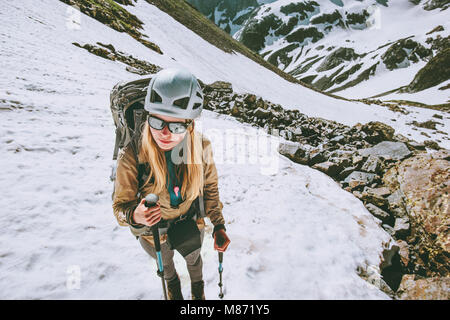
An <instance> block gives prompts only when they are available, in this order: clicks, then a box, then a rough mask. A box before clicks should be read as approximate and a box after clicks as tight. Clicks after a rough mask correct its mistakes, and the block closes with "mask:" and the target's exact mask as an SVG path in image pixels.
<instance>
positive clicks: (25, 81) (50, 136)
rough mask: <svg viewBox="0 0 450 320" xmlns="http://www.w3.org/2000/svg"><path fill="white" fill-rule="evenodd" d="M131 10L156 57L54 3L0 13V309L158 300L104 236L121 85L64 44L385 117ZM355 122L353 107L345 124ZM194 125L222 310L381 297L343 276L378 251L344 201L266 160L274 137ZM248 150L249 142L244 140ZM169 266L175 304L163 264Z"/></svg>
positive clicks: (371, 231) (222, 119)
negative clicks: (207, 151)
mask: <svg viewBox="0 0 450 320" xmlns="http://www.w3.org/2000/svg"><path fill="white" fill-rule="evenodd" d="M133 10H134V13H139V14H138V16H139V18H142V20H143V21H144V22H145V23H146V33H147V34H148V35H149V36H150V40H151V41H155V42H156V43H157V44H158V45H160V46H161V49H162V51H163V52H164V53H165V55H163V56H161V55H157V54H154V53H153V52H152V51H151V50H149V49H147V48H145V47H144V46H143V45H141V44H140V43H138V42H136V41H135V40H133V39H132V38H131V37H129V36H128V35H126V34H120V33H117V32H115V31H114V30H112V29H110V28H107V27H106V26H104V25H102V24H100V23H99V22H97V21H95V20H93V19H91V18H89V17H87V16H84V15H81V16H80V17H79V19H78V17H76V14H75V17H74V12H73V11H72V10H70V9H69V8H68V6H66V5H65V4H63V3H61V2H59V1H55V0H42V1H39V3H38V2H36V1H32V0H25V1H21V2H20V3H19V2H1V3H0V27H1V28H0V30H1V31H0V44H1V45H0V63H1V65H2V69H3V73H2V77H1V78H0V121H1V124H2V126H1V127H0V139H1V143H0V152H1V153H2V157H1V158H0V165H1V167H2V168H3V170H2V173H1V174H0V194H1V198H0V208H1V209H0V210H1V215H0V225H1V228H2V233H1V234H0V244H1V245H0V298H2V299H17V298H22V299H107V298H109V299H161V298H162V292H161V288H160V285H161V283H160V281H159V279H157V278H156V274H155V271H156V270H155V262H154V261H153V260H151V259H150V258H149V257H148V256H147V255H146V253H145V252H144V251H143V249H141V248H140V246H139V244H138V242H137V241H136V239H135V238H134V237H133V236H132V235H131V234H130V232H129V231H128V230H127V228H121V227H119V226H118V225H117V223H116V221H115V218H114V217H113V214H112V208H111V198H110V192H111V191H112V184H111V182H110V180H109V174H110V169H111V157H112V151H113V144H114V127H113V122H112V119H111V115H110V111H109V92H110V89H111V88H112V86H113V85H114V84H115V83H116V82H118V81H120V80H129V79H134V78H136V76H135V75H133V74H130V73H128V72H126V71H125V67H124V65H122V64H120V63H118V62H113V61H110V60H105V59H102V58H100V57H97V56H94V55H92V54H90V53H88V52H87V51H85V50H82V49H80V48H78V47H76V46H74V45H72V42H79V43H81V44H84V43H90V44H94V43H95V42H97V41H100V42H102V43H111V44H113V45H114V46H115V47H116V48H117V49H118V50H122V51H126V52H127V53H130V54H132V55H133V56H135V57H137V58H140V59H146V60H148V61H150V62H152V63H155V64H158V65H160V66H163V67H168V66H177V65H183V66H185V67H189V68H190V69H191V70H192V71H193V72H194V73H196V74H197V75H198V76H199V77H200V78H201V79H202V80H204V81H206V82H210V81H215V80H229V81H232V83H233V85H234V86H235V88H237V89H240V90H250V89H252V91H254V92H256V93H258V94H262V95H264V96H265V97H267V98H269V97H270V98H273V99H272V100H278V101H279V102H283V101H285V102H289V101H290V102H293V101H299V100H300V98H302V97H304V99H305V101H307V102H308V103H310V104H311V105H310V106H309V105H308V104H304V106H305V108H304V109H305V111H308V112H311V113H314V112H315V110H316V111H317V112H319V113H323V114H324V115H325V114H326V112H325V111H326V108H327V107H328V108H334V107H335V106H336V108H334V109H335V111H333V112H331V111H330V112H328V115H329V116H330V117H331V118H332V117H334V116H336V117H338V118H339V117H342V113H344V110H347V111H346V113H347V117H348V118H349V117H350V115H352V116H353V115H355V118H357V119H358V121H360V120H361V119H364V118H371V119H378V118H381V119H382V118H383V116H386V115H388V114H389V113H388V112H387V111H385V110H384V109H383V110H379V109H376V110H377V111H376V112H375V114H372V116H370V114H371V113H373V111H374V110H370V109H371V108H368V107H366V106H364V105H361V104H356V103H344V102H341V101H334V100H332V99H330V98H328V97H325V96H321V95H318V94H317V93H312V92H309V91H308V90H306V89H304V88H302V87H299V86H294V85H292V84H289V83H287V82H286V81H284V80H282V79H281V78H279V77H277V76H276V75H275V74H273V73H270V72H269V71H267V70H265V69H262V68H261V67H260V66H258V65H256V64H255V63H253V62H251V61H248V60H246V59H245V58H244V57H242V56H240V55H227V54H225V53H221V52H220V51H219V50H218V49H216V48H215V47H212V46H210V45H209V44H208V43H206V42H205V41H203V40H202V39H200V38H199V37H198V36H196V35H194V34H193V33H192V32H190V31H189V30H188V29H186V28H185V27H183V26H181V25H179V24H178V23H177V22H175V21H174V20H173V19H172V18H170V17H169V16H168V15H166V14H164V13H162V12H160V11H159V10H157V9H156V8H155V7H153V6H150V5H148V4H147V3H145V2H143V1H138V4H137V6H136V8H134V9H133ZM74 19H75V20H77V19H78V22H79V23H78V24H73V23H71V22H70V21H73V20H74ZM152 19H153V20H152ZM150 21H158V24H154V23H153V24H151V23H150ZM76 26H79V28H78V27H76ZM167 32H169V34H171V35H176V36H177V38H176V39H174V37H168V36H167ZM194 49H196V50H194ZM251 74H253V76H251ZM269 89H270V90H269ZM277 89H278V90H277ZM266 91H267V92H266ZM283 99H285V100H283ZM287 105H289V103H287ZM336 109H337V110H336ZM355 110H362V111H361V113H360V114H361V115H360V116H359V118H358V116H357V114H356V112H355ZM339 111H340V112H339ZM369 111H370V112H369ZM350 112H351V113H350ZM420 115H422V114H420ZM389 116H392V115H391V114H389ZM342 118H344V117H342ZM348 121H352V122H355V121H357V120H355V119H348ZM198 127H199V130H201V129H200V128H203V129H202V130H201V131H203V132H204V133H205V134H206V135H207V136H208V137H210V138H211V140H212V141H213V150H214V153H215V158H216V162H217V168H218V172H219V187H220V195H221V200H222V202H223V203H224V205H225V207H224V216H225V217H226V220H227V229H228V234H229V236H230V238H231V240H232V243H231V244H230V247H229V249H228V250H227V253H226V254H225V259H224V284H225V288H226V289H225V290H226V296H225V298H226V299H241V298H248V299H325V298H326V299H385V298H388V297H387V296H386V295H385V294H384V293H382V292H381V291H379V290H378V289H376V288H375V287H374V286H372V285H370V284H368V283H367V282H366V281H364V280H362V279H360V278H359V277H358V275H357V274H356V268H357V266H365V265H369V266H377V265H378V264H379V263H380V254H381V251H382V247H383V244H388V243H389V242H390V241H391V238H390V237H389V235H388V234H387V233H386V232H385V231H383V230H382V229H381V228H380V227H379V225H378V223H379V221H377V220H376V219H375V218H373V216H372V215H371V214H370V213H368V211H367V210H366V209H365V208H364V206H363V204H362V203H361V202H360V201H359V200H358V199H356V198H355V197H354V196H353V195H351V194H350V193H348V192H346V191H344V190H342V189H341V188H340V187H339V185H338V184H336V183H335V182H334V181H333V180H332V179H331V178H329V177H328V176H326V175H324V174H322V173H321V172H319V171H316V170H312V169H311V168H309V167H306V166H302V165H299V164H295V163H292V162H290V161H289V160H287V159H286V158H285V157H283V156H280V155H279V154H278V153H276V152H275V150H276V146H277V143H278V140H276V139H275V138H272V139H275V140H272V139H269V138H268V137H267V136H266V135H265V134H264V133H261V132H259V131H257V130H256V129H255V128H251V127H250V126H248V125H242V124H241V123H239V122H237V121H235V120H234V119H232V118H229V117H226V116H223V115H220V116H219V115H217V114H214V113H211V112H208V111H205V112H204V114H203V115H202V119H201V121H200V122H199V126H198ZM233 137H237V138H236V139H234V140H233V139H232V138H233ZM243 137H248V138H249V139H243ZM255 138H258V139H261V141H262V142H261V143H257V144H255V143H247V141H254V140H252V139H255ZM230 139H231V140H230ZM270 141H272V143H271V144H270V145H269V146H270V148H269V149H267V150H266V151H265V146H266V147H267V144H265V142H270ZM252 148H253V149H252ZM254 148H256V150H254ZM239 150H240V152H239ZM233 155H236V159H235V160H233V158H230V157H231V156H233ZM239 155H240V156H243V157H244V160H243V161H242V160H239V159H240V158H239ZM245 159H247V160H245ZM210 232H211V226H209V227H208V233H207V234H206V236H205V243H204V246H203V259H204V279H205V281H206V284H207V286H206V296H207V298H210V299H214V298H216V297H217V292H218V291H217V290H218V288H217V279H218V275H217V253H216V252H214V251H213V249H212V238H211V236H210ZM176 265H177V269H178V271H179V273H180V275H181V277H182V285H183V291H184V293H185V297H188V295H189V290H190V288H189V278H188V274H187V271H186V269H185V266H184V265H183V260H182V258H181V257H180V256H179V255H178V254H176ZM285 275H289V276H285Z"/></svg>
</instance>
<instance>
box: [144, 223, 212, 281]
mask: <svg viewBox="0 0 450 320" xmlns="http://www.w3.org/2000/svg"><path fill="white" fill-rule="evenodd" d="M204 234H205V230H204V229H202V230H200V238H201V241H202V243H203V236H204ZM139 242H140V244H141V246H142V247H143V248H144V250H145V251H146V252H147V253H148V254H149V255H150V256H152V257H153V258H154V259H156V251H155V248H154V247H153V246H152V245H151V244H150V243H148V242H147V241H146V240H144V239H143V238H142V237H139ZM201 249H202V248H198V249H197V250H195V251H193V252H191V253H190V254H188V255H187V256H185V257H184V260H186V266H187V269H188V272H189V276H190V278H191V282H197V281H201V280H203V273H202V269H203V261H202V256H201V254H200V251H201ZM173 255H174V250H170V248H169V245H168V244H167V242H164V243H162V244H161V256H162V262H163V266H164V279H166V280H167V281H170V280H172V279H175V278H176V276H177V271H176V270H175V264H174V262H173Z"/></svg>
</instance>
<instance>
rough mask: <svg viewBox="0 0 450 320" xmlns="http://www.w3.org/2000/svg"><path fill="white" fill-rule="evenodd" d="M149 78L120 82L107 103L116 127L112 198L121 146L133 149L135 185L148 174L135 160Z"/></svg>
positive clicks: (201, 203) (144, 118) (202, 204)
mask: <svg viewBox="0 0 450 320" xmlns="http://www.w3.org/2000/svg"><path fill="white" fill-rule="evenodd" d="M150 80H151V78H143V79H138V80H134V81H130V82H119V83H117V84H116V85H115V86H114V87H113V89H112V90H111V94H110V107H111V113H112V117H113V120H114V125H115V127H116V141H115V144H114V152H113V161H114V164H113V167H112V171H111V176H110V179H111V181H112V182H113V192H112V194H111V198H112V199H114V192H115V180H116V169H117V155H118V154H119V151H120V150H121V149H122V148H124V147H126V146H128V145H130V146H131V147H132V149H133V153H134V156H135V158H136V163H137V164H138V167H137V171H138V176H137V179H138V184H139V186H138V187H139V188H140V187H141V186H142V184H143V183H144V182H145V181H146V180H147V178H148V176H146V174H145V170H146V166H145V164H140V163H139V161H138V152H139V148H138V145H139V139H140V136H141V133H142V126H143V124H144V123H145V121H146V119H147V115H148V112H147V111H146V110H145V109H144V101H145V97H146V95H147V88H148V85H149V83H150ZM198 200H199V206H200V214H201V216H202V217H204V216H205V212H204V202H203V196H201V195H200V196H199V197H198Z"/></svg>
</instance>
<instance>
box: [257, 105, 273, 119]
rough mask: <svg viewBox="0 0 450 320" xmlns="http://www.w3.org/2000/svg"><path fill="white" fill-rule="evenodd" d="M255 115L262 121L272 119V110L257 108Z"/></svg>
mask: <svg viewBox="0 0 450 320" xmlns="http://www.w3.org/2000/svg"><path fill="white" fill-rule="evenodd" d="M253 114H254V115H255V116H256V117H258V118H260V119H267V118H269V117H270V115H271V112H270V110H265V109H263V108H261V107H258V108H256V110H255V111H254V112H253Z"/></svg>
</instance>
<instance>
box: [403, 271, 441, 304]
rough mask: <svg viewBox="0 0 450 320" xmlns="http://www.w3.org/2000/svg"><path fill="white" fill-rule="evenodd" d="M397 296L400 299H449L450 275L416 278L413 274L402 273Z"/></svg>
mask: <svg viewBox="0 0 450 320" xmlns="http://www.w3.org/2000/svg"><path fill="white" fill-rule="evenodd" d="M398 297H399V298H400V299H402V300H449V299H450V277H445V278H437V277H434V278H427V279H416V276H415V275H413V274H407V275H404V276H403V279H402V282H401V284H400V288H399V289H398Z"/></svg>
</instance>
